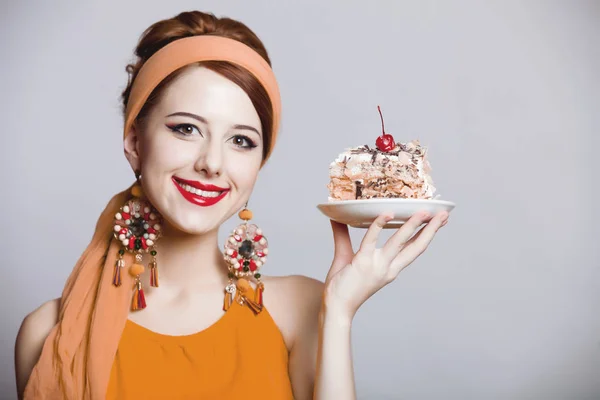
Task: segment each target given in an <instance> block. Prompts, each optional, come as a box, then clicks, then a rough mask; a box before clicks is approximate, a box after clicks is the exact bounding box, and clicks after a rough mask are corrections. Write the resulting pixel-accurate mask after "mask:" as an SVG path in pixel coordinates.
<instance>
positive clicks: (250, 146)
mask: <svg viewBox="0 0 600 400" xmlns="http://www.w3.org/2000/svg"><path fill="white" fill-rule="evenodd" d="M232 139H233V144H235V145H236V146H237V147H241V148H243V149H253V148H255V147H256V146H257V144H256V143H254V141H253V140H252V139H250V138H249V137H248V136H244V135H235V136H234V137H233V138H232ZM244 142H245V143H246V145H243V144H242V143H244Z"/></svg>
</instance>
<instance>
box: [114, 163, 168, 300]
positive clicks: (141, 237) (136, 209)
mask: <svg viewBox="0 0 600 400" xmlns="http://www.w3.org/2000/svg"><path fill="white" fill-rule="evenodd" d="M136 180H137V183H136V184H135V185H134V186H133V187H132V188H131V195H132V198H131V199H129V200H128V201H127V203H125V204H124V205H123V206H122V207H121V208H120V209H119V211H118V212H117V213H116V214H115V219H114V236H115V238H116V239H117V240H119V242H121V245H122V246H121V249H119V258H118V259H117V262H116V263H115V270H114V274H113V282H112V283H113V285H114V286H116V287H119V286H121V283H122V281H121V270H122V269H123V268H124V267H125V260H124V259H123V255H124V254H125V251H128V252H130V253H133V254H135V260H136V261H135V263H133V264H132V265H131V266H130V267H129V274H130V275H131V276H133V277H134V278H135V285H134V287H133V299H132V302H131V309H132V310H133V311H137V310H142V309H144V308H146V299H145V297H144V289H143V288H142V282H141V281H140V275H141V274H143V273H144V270H145V267H144V265H143V264H142V258H143V254H144V253H150V255H151V256H152V260H151V261H150V263H149V267H150V285H151V286H154V287H158V264H157V262H156V254H157V252H156V241H157V240H158V239H159V237H160V230H161V222H162V220H161V217H160V215H159V213H158V212H157V211H156V210H155V209H154V208H153V207H152V205H151V204H150V203H149V202H148V201H147V200H146V199H145V198H144V194H143V191H142V186H141V183H140V174H139V173H136Z"/></svg>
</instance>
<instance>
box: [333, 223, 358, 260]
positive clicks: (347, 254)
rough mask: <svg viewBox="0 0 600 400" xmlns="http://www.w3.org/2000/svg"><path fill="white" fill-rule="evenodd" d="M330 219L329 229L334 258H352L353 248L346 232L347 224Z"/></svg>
mask: <svg viewBox="0 0 600 400" xmlns="http://www.w3.org/2000/svg"><path fill="white" fill-rule="evenodd" d="M330 221H331V230H332V231H333V245H334V258H335V259H337V258H341V259H348V260H350V259H352V256H354V250H353V249H352V242H351V240H350V233H349V232H348V225H346V224H342V223H339V222H336V221H334V220H330Z"/></svg>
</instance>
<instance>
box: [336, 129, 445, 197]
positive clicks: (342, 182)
mask: <svg viewBox="0 0 600 400" xmlns="http://www.w3.org/2000/svg"><path fill="white" fill-rule="evenodd" d="M430 171H431V166H430V165H429V162H428V161H427V149H426V148H425V147H423V146H421V144H420V143H419V141H418V140H413V141H411V142H408V143H397V144H396V146H395V147H394V149H393V150H391V151H389V152H383V151H380V150H379V149H377V148H370V147H369V146H367V145H364V146H359V147H355V148H351V149H347V150H346V151H344V152H343V153H341V154H340V155H339V156H338V158H337V159H336V160H335V161H333V162H332V163H331V164H330V166H329V177H330V182H329V184H328V185H327V187H328V189H329V201H336V200H357V199H372V198H407V199H431V198H433V194H434V192H435V187H434V186H433V181H432V179H431V176H430V175H429V172H430Z"/></svg>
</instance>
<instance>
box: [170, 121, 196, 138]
mask: <svg viewBox="0 0 600 400" xmlns="http://www.w3.org/2000/svg"><path fill="white" fill-rule="evenodd" d="M167 128H169V129H170V130H171V131H173V132H175V133H179V134H181V135H183V136H192V135H193V133H191V132H190V131H189V130H188V131H187V132H184V131H182V128H191V129H192V130H193V129H195V130H197V131H198V135H200V136H202V133H201V132H200V129H198V127H197V126H195V125H192V124H178V125H167Z"/></svg>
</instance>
